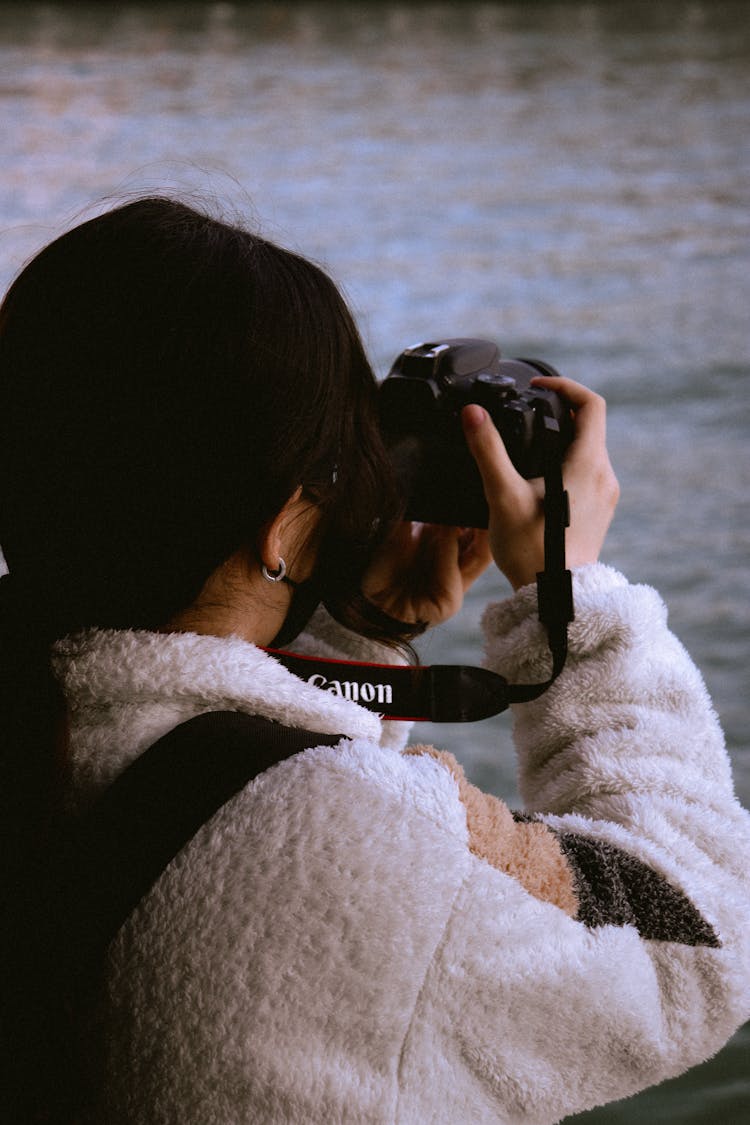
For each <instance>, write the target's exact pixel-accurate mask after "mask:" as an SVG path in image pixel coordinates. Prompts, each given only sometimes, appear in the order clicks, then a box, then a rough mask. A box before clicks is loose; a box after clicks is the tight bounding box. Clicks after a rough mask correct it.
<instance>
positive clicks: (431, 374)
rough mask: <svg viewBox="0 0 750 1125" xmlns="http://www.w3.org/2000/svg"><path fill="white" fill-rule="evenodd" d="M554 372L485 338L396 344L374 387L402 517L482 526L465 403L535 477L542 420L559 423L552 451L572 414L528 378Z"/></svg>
mask: <svg viewBox="0 0 750 1125" xmlns="http://www.w3.org/2000/svg"><path fill="white" fill-rule="evenodd" d="M557 374H558V372H557V371H555V369H554V367H551V366H550V365H549V364H547V363H544V362H542V361H541V360H538V359H501V357H500V352H499V350H498V348H497V347H496V346H495V344H493V343H492V342H491V341H490V340H472V339H463V338H461V339H452V340H440V341H438V342H436V343H425V344H418V345H416V346H415V347H412V348H407V349H406V351H404V352H402V353H401V355H400V356H399V357H398V359H397V360H396V361H395V363H394V364H393V367H392V368H391V370H390V372H389V374H388V377H387V378H386V379H384V380H383V382H382V383H381V385H380V391H379V396H380V420H381V426H382V430H383V436H384V438H385V442H386V446H387V448H388V451H389V455H390V458H391V461H392V464H393V466H394V468H395V471H396V474H397V477H398V480H399V483H400V485H401V488H402V490H403V494H404V496H405V497H406V498H407V500H406V510H405V512H404V517H405V518H406V519H412V520H419V521H421V522H423V523H443V524H449V525H455V526H458V527H486V526H487V521H488V511H487V503H486V501H485V498H484V491H483V488H482V480H481V477H480V475H479V471H478V469H477V467H476V463H475V462H474V459H473V457H472V456H471V454H470V453H469V450H468V448H467V445H466V440H465V438H464V436H463V431H462V429H461V420H460V417H459V415H460V412H461V409H462V407H464V406H466V404H467V403H470V402H476V403H479V405H480V406H483V407H484V408H485V409H486V410H487V412H488V413H489V415H490V417H491V418H492V421H493V422H494V424H495V426H496V427H497V429H498V431H499V433H500V435H501V437H502V439H503V442H504V443H505V447H506V449H507V450H508V455H509V456H510V459H511V461H512V462H513V464H514V466H515V467H516V469H517V470H518V472H519V473H520V474H521V476H523V477H525V478H526V479H527V480H530V479H531V478H533V477H541V476H543V474H544V457H545V451H544V448H545V429H546V428H547V427H549V426H551V427H552V428H553V429H555V430H558V429H559V443H558V448H559V450H560V455H562V452H563V451H564V449H565V448H566V447H567V446H568V445H569V444H570V441H571V440H572V437H573V423H572V421H571V416H570V409H569V407H568V406H567V405H566V403H565V401H564V399H562V398H561V397H560V395H558V394H556V393H555V392H554V391H548V390H544V389H543V388H542V387H532V386H530V382H531V380H532V379H533V378H534V376H535V375H557Z"/></svg>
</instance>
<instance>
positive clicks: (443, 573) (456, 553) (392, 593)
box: [362, 522, 492, 626]
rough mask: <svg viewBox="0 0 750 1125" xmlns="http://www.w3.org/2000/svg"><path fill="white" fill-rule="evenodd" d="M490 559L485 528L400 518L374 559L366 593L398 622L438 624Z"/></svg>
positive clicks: (453, 610)
mask: <svg viewBox="0 0 750 1125" xmlns="http://www.w3.org/2000/svg"><path fill="white" fill-rule="evenodd" d="M490 562H492V555H491V553H490V548H489V539H488V535H487V532H486V531H479V530H477V529H475V528H460V527H442V526H440V525H439V524H422V523H408V522H402V523H399V524H397V525H396V527H395V528H394V530H393V531H392V533H391V535H390V536H389V538H388V539H387V540H386V541H385V543H383V545H382V546H381V547H380V549H379V550H378V552H377V553H376V555H375V557H374V558H373V560H372V562H371V563H370V566H369V567H368V569H367V572H366V573H365V577H364V581H363V583H362V593H363V594H364V595H365V597H366V598H367V599H368V601H371V602H373V603H374V604H375V605H376V606H377V607H378V609H381V610H383V612H384V613H387V614H388V615H389V616H390V617H395V618H396V619H397V620H398V621H405V622H408V623H410V624H412V623H413V624H415V625H418V624H420V625H427V626H431V625H439V624H440V622H441V621H447V619H448V618H449V617H452V616H453V615H454V614H455V613H458V611H459V610H460V608H461V606H462V604H463V600H464V594H465V593H466V591H467V590H468V588H469V586H471V584H472V582H474V581H475V580H476V579H477V578H478V577H479V575H480V574H481V573H482V571H484V570H485V569H486V568H487V566H488V565H489V563H490Z"/></svg>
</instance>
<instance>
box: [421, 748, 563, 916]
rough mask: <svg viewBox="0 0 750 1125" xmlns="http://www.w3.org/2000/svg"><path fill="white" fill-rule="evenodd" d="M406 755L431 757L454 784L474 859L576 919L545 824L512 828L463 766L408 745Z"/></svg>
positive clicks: (506, 812) (500, 805) (507, 815)
mask: <svg viewBox="0 0 750 1125" xmlns="http://www.w3.org/2000/svg"><path fill="white" fill-rule="evenodd" d="M405 753H407V754H415V755H419V754H427V755H429V757H431V758H434V759H435V760H436V761H438V762H440V764H441V765H443V766H445V768H446V769H448V770H449V771H450V773H451V774H452V775H453V777H454V778H455V779H456V782H457V783H458V793H459V797H460V799H461V803H462V804H463V805H464V808H465V809H466V823H467V826H468V829H469V849H470V851H471V852H472V853H473V854H474V855H476V856H479V857H480V858H482V859H485V860H486V861H487V862H488V863H490V864H492V866H493V867H496V868H497V869H498V871H503V872H505V874H506V875H511V876H512V877H513V878H514V879H517V880H518V882H519V883H521V885H522V886H523V887H525V888H526V890H527V891H528V892H529V894H532V895H534V897H535V898H538V899H541V900H542V902H551V903H553V904H554V905H555V906H559V907H560V909H561V910H564V911H565V913H566V914H570V915H571V917H575V916H576V914H577V913H578V897H577V895H576V891H575V884H574V881H573V873H572V871H571V869H570V866H569V865H568V862H567V860H566V858H565V856H564V855H563V853H562V850H561V848H560V845H559V843H558V841H557V839H556V837H555V836H554V834H553V833H552V832H550V830H549V829H548V828H547V826H546V825H544V824H523V823H521V824H518V823H516V821H515V820H514V819H513V815H512V813H511V811H510V809H509V808H508V806H507V805H506V804H504V802H503V801H501V800H500V798H499V797H493V796H492V794H490V793H483V792H482V791H481V789H477V787H476V786H475V785H471V784H470V782H468V781H467V780H466V777H465V775H464V771H463V769H462V767H461V766H460V765H459V763H458V762H457V761H456V759H455V758H454V757H453V755H452V754H449V753H448V752H447V751H445V750H436V749H435V748H434V747H433V746H410V747H409V748H408V749H407V750H406V751H405Z"/></svg>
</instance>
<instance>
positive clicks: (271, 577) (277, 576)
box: [260, 557, 286, 582]
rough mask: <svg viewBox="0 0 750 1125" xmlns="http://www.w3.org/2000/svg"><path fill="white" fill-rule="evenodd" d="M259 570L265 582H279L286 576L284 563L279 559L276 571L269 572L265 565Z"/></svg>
mask: <svg viewBox="0 0 750 1125" xmlns="http://www.w3.org/2000/svg"><path fill="white" fill-rule="evenodd" d="M260 570H261V574H262V575H263V577H264V578H265V580H266V582H281V580H282V579H283V578H284V576H285V575H286V563H285V562H284V560H283V559H282V558H281V557H279V565H278V567H277V568H276V570H269V569H268V567H267V566H266V564H265V563H263V565H262V566H261V568H260Z"/></svg>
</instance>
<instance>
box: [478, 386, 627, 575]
mask: <svg viewBox="0 0 750 1125" xmlns="http://www.w3.org/2000/svg"><path fill="white" fill-rule="evenodd" d="M532 385H534V386H539V387H545V388H547V389H548V390H551V391H557V392H558V394H560V395H562V397H563V398H564V399H565V400H566V401H567V402H568V403H569V404H570V407H571V409H572V410H573V412H574V414H575V438H574V440H573V442H572V443H571V445H570V447H569V448H568V451H567V453H566V456H565V460H564V462H563V477H564V482H565V488H566V489H567V491H568V498H569V501H570V527H569V528H568V529H567V532H566V536H565V553H566V560H567V565H568V566H569V567H573V566H582V565H583V564H584V563H590V562H596V561H597V559H598V558H599V552H600V550H601V548H602V544H603V543H604V537H605V535H606V533H607V529H608V528H609V525H610V523H611V522H612V516H613V515H614V511H615V507H616V505H617V500H618V497H619V486H618V484H617V478H616V477H615V474H614V472H613V470H612V466H611V464H610V461H609V457H608V455H607V448H606V444H605V441H606V405H605V402H604V399H603V398H601V397H600V396H599V395H597V394H595V393H594V392H593V391H590V390H588V389H587V388H586V387H583V386H581V384H580V383H575V382H573V380H572V379H563V378H560V377H552V376H539V377H537V378H534V379H533V380H532ZM461 420H462V423H463V428H464V434H465V436H466V441H467V444H468V446H469V449H470V450H471V453H472V454H473V456H474V459H475V460H476V462H477V465H478V467H479V471H480V473H481V475H482V481H483V483H484V493H485V496H486V498H487V504H488V506H489V509H490V523H489V539H490V547H491V550H492V555H493V558H494V559H495V562H496V563H497V565H498V567H499V568H500V570H502V572H503V574H505V576H506V578H507V579H508V581H509V582H510V583H511V585H512V586H513V588H514V589H516V590H518V589H520V587H521V586H525V585H527V584H528V583H530V582H534V581H535V580H536V575H537V573H538V572H539V571H541V570H544V509H543V498H544V482H543V481H542V480H533V481H528V480H524V478H523V477H522V476H520V475H519V473H517V472H516V470H515V468H514V467H513V464H512V463H511V460H510V457H509V456H508V454H507V452H506V449H505V446H504V445H503V442H502V439H501V437H500V434H499V433H498V432H497V430H496V428H495V426H494V425H493V423H492V420H491V418H490V417H489V415H488V414H487V411H486V410H483V409H482V407H481V406H476V405H470V406H465V407H464V409H463V411H462V414H461Z"/></svg>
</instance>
